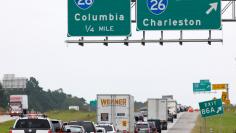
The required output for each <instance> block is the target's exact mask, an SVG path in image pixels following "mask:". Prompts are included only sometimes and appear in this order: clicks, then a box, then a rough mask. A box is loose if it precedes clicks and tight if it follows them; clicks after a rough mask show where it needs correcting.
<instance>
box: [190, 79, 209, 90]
mask: <svg viewBox="0 0 236 133" xmlns="http://www.w3.org/2000/svg"><path fill="white" fill-rule="evenodd" d="M205 91H211V82H210V81H209V80H200V83H193V92H205Z"/></svg>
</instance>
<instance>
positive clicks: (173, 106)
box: [167, 99, 177, 119]
mask: <svg viewBox="0 0 236 133" xmlns="http://www.w3.org/2000/svg"><path fill="white" fill-rule="evenodd" d="M167 106H168V112H169V114H170V115H171V116H172V117H173V118H175V119H176V118H177V102H176V100H171V99H168V100H167Z"/></svg>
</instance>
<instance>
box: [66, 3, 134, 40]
mask: <svg viewBox="0 0 236 133" xmlns="http://www.w3.org/2000/svg"><path fill="white" fill-rule="evenodd" d="M130 13H131V12H130V0H68V36H129V35H130V34H131V14H130Z"/></svg>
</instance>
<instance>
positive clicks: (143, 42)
mask: <svg viewBox="0 0 236 133" xmlns="http://www.w3.org/2000/svg"><path fill="white" fill-rule="evenodd" d="M141 44H142V45H143V46H145V31H143V39H142V43H141Z"/></svg>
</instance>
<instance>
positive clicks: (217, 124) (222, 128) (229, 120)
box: [192, 111, 236, 133]
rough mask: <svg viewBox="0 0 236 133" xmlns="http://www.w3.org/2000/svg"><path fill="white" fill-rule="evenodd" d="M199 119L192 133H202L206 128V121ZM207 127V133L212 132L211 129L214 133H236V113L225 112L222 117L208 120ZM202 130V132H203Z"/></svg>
mask: <svg viewBox="0 0 236 133" xmlns="http://www.w3.org/2000/svg"><path fill="white" fill-rule="evenodd" d="M200 117H201V116H199V118H198V119H197V121H196V125H195V127H194V128H193V130H192V133H202V132H203V128H204V119H202V118H200ZM206 127H207V132H208V133H209V132H210V129H211V130H213V132H214V133H218V132H222V133H236V112H235V111H230V112H226V111H225V112H224V115H222V116H214V117H209V118H206ZM201 130H202V132H201Z"/></svg>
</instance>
